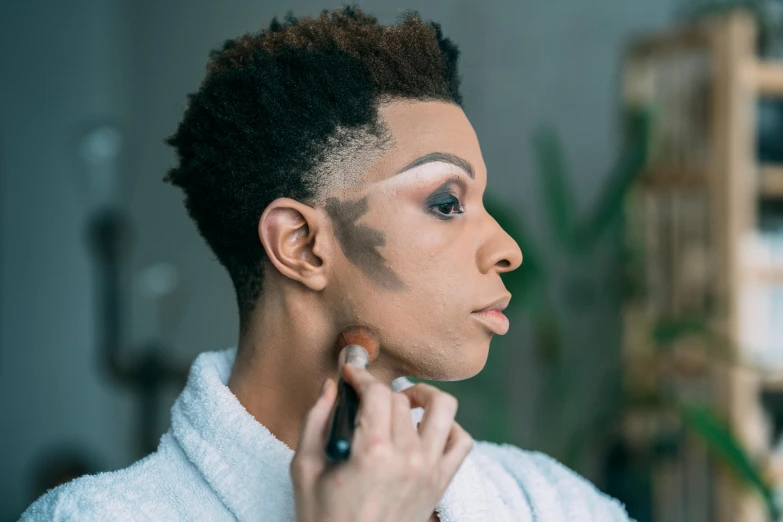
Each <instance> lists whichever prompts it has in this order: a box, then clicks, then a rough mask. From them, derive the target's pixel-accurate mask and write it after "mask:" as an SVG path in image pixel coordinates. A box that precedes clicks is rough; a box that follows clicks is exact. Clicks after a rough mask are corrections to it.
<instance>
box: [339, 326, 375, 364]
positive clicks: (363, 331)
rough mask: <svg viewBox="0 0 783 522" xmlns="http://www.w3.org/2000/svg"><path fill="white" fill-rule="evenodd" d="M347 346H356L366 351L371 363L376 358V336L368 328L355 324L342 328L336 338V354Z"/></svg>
mask: <svg viewBox="0 0 783 522" xmlns="http://www.w3.org/2000/svg"><path fill="white" fill-rule="evenodd" d="M349 344H358V345H359V346H361V347H362V348H364V349H365V350H367V354H368V355H369V356H370V360H371V361H373V360H375V358H376V357H378V350H379V345H380V341H379V340H378V334H376V333H375V331H374V330H372V329H371V328H370V327H368V326H363V325H360V324H355V325H351V326H349V327H347V328H344V329H343V330H342V331H341V332H340V335H338V336H337V353H340V350H342V349H343V348H345V347H346V346H348V345H349Z"/></svg>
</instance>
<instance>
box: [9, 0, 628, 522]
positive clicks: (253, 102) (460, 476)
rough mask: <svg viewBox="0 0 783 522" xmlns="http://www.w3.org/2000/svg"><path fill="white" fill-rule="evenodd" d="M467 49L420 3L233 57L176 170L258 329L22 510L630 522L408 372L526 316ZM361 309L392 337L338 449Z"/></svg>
mask: <svg viewBox="0 0 783 522" xmlns="http://www.w3.org/2000/svg"><path fill="white" fill-rule="evenodd" d="M458 56H459V50H458V48H457V47H456V46H455V44H454V43H453V42H452V41H451V40H450V39H448V38H446V37H444V36H443V34H442V30H441V27H440V25H438V24H437V23H435V22H425V21H423V20H422V19H421V18H420V16H419V15H418V13H416V12H415V11H408V12H405V13H403V14H402V15H401V16H400V18H399V20H398V21H397V23H396V24H394V25H389V26H383V25H380V24H379V23H378V21H377V19H376V18H375V17H373V16H371V15H369V14H367V13H365V12H363V11H362V10H361V9H359V8H358V7H354V6H344V7H342V8H339V9H334V10H324V11H323V12H322V13H321V14H320V15H319V16H316V17H301V18H297V17H294V16H293V15H292V14H290V13H289V14H288V15H287V16H286V17H285V18H284V19H283V21H279V20H278V19H277V18H275V19H273V20H272V21H271V23H270V24H269V26H268V27H266V28H264V29H263V30H261V31H259V32H257V33H253V34H246V35H243V36H240V37H238V38H235V39H232V40H229V41H227V42H225V44H224V45H223V46H222V47H221V48H220V49H218V50H216V51H213V52H212V53H211V55H210V59H209V62H208V64H207V68H206V69H207V70H206V76H205V78H204V80H203V82H202V84H201V86H200V88H199V89H198V90H197V91H196V92H195V93H192V94H190V95H189V97H188V106H187V109H186V111H185V114H184V117H183V119H182V121H181V123H180V124H179V126H178V128H177V129H176V132H175V133H174V134H173V135H172V136H170V137H169V138H168V139H167V143H168V144H170V145H171V146H173V147H174V149H175V150H176V152H177V154H178V162H177V164H176V166H174V167H173V168H172V169H171V170H170V171H169V172H168V173H167V175H166V177H165V180H166V181H167V182H169V183H171V184H172V185H174V186H176V187H179V188H180V189H182V191H183V192H184V195H185V199H184V202H185V206H186V208H187V211H188V212H189V215H190V216H191V217H192V219H193V221H194V222H195V224H196V226H197V228H198V230H199V232H200V234H201V235H202V236H203V238H204V240H205V241H206V242H207V243H208V245H209V246H210V247H211V249H212V251H213V252H214V254H215V256H216V257H217V259H218V260H219V261H220V263H221V264H222V265H223V266H224V267H225V268H226V270H227V271H228V273H229V275H230V277H231V281H232V283H233V286H234V289H235V291H236V299H237V305H238V308H239V336H238V343H237V346H236V347H232V348H229V349H224V350H220V351H215V352H205V353H202V354H200V355H199V356H198V357H197V359H196V360H195V362H194V363H193V365H192V367H191V370H190V375H189V379H188V383H187V385H186V387H185V389H184V390H183V391H182V393H181V395H180V396H179V397H178V399H177V401H176V402H175V404H174V406H173V407H172V413H171V429H170V430H169V431H168V432H167V433H165V434H164V435H163V436H162V437H161V440H160V443H159V446H158V448H157V451H155V452H154V453H152V454H150V455H148V456H147V457H145V458H144V459H142V460H140V461H138V462H136V463H134V464H133V465H131V466H129V467H128V468H125V469H121V470H118V471H113V472H107V473H100V474H97V475H90V476H86V477H81V478H79V479H77V480H75V481H72V482H69V483H67V484H64V485H62V486H59V487H57V488H55V489H52V490H50V491H48V492H47V493H46V494H45V495H43V496H42V497H41V498H39V499H38V500H37V501H36V502H35V503H34V504H33V505H31V506H30V507H29V508H28V510H27V511H26V512H25V513H24V514H23V516H22V520H25V521H32V520H212V521H215V520H234V519H237V520H243V521H250V520H273V521H276V520H296V521H298V522H316V521H318V522H324V521H340V522H342V521H363V522H364V521H366V522H380V521H394V522H396V521H406V522H407V521H416V520H419V521H422V522H424V521H426V520H430V521H432V520H441V521H442V522H460V521H466V522H467V521H470V522H476V521H485V520H486V521H489V520H492V521H504V520H518V521H548V522H551V521H561V520H562V521H566V520H567V521H572V522H573V521H588V520H595V521H599V520H600V521H602V522H607V521H625V520H627V515H626V513H625V510H624V508H623V506H622V505H621V504H620V503H619V502H618V501H616V500H615V499H612V498H610V497H608V496H605V495H603V494H602V493H600V492H599V491H598V490H597V489H596V488H595V487H594V486H593V485H592V484H590V483H589V482H588V481H586V480H585V479H583V478H581V477H579V476H578V475H576V474H575V473H573V472H572V471H570V470H569V469H567V468H566V467H564V466H562V465H561V464H559V463H557V462H556V461H555V460H554V459H551V458H549V457H547V456H546V455H543V454H541V453H537V452H532V451H525V450H522V449H520V448H518V447H516V446H513V445H510V444H495V443H492V442H488V441H475V440H473V439H472V437H470V435H468V434H467V433H466V432H465V430H464V429H463V428H462V427H460V426H459V424H457V423H456V422H455V421H454V418H455V414H456V411H457V407H458V404H457V400H456V398H455V397H453V396H452V395H450V394H447V393H445V392H443V391H440V390H438V389H437V388H436V387H434V386H432V385H429V384H425V383H418V384H415V385H414V384H413V383H412V382H411V381H410V380H409V379H408V378H409V377H415V378H419V379H423V380H434V381H438V380H459V379H467V378H470V377H472V376H474V375H476V374H477V373H478V372H480V371H481V369H482V368H483V367H484V365H485V362H486V360H487V357H488V350H489V344H490V340H491V339H492V336H493V335H495V334H498V335H502V334H505V333H506V331H507V329H508V321H507V319H506V318H505V316H503V314H502V313H501V312H502V309H503V308H504V307H505V306H506V305H507V304H508V302H509V299H510V295H509V293H508V292H507V290H506V289H505V287H504V285H503V282H502V280H501V277H500V274H502V273H504V272H508V271H511V270H515V269H517V268H518V267H519V266H520V265H521V262H522V253H521V251H520V249H519V246H518V245H517V244H516V242H515V241H514V240H513V239H512V238H511V237H510V236H509V235H508V234H507V233H506V232H505V231H504V230H503V229H502V228H501V227H500V226H499V225H498V223H497V222H496V221H495V220H494V219H493V218H492V216H491V215H489V213H488V212H487V211H486V210H485V208H484V207H483V204H482V195H483V193H484V190H485V188H486V184H487V175H488V173H487V170H486V166H485V164H484V160H483V158H482V155H481V150H480V147H479V142H478V139H477V136H476V134H475V132H474V130H473V128H472V126H471V124H470V122H469V121H468V119H467V117H466V115H465V113H464V111H463V109H462V96H461V94H460V76H459V73H458V68H457V62H458ZM352 324H361V325H365V326H368V327H370V328H372V329H373V330H374V331H375V332H376V333H377V334H378V337H379V340H380V352H379V355H378V357H377V359H376V360H374V361H373V362H372V363H371V364H370V366H369V367H368V369H366V370H363V369H360V368H358V367H353V366H350V365H348V366H346V370H345V378H346V380H347V381H348V382H349V383H350V384H351V385H352V386H353V387H354V388H355V389H356V391H357V393H358V394H359V397H360V400H361V406H360V410H359V414H358V421H357V426H356V432H355V435H354V447H353V450H352V453H351V456H350V459H349V460H348V461H347V462H345V463H339V464H338V463H331V462H327V461H326V460H325V458H324V452H323V443H324V438H325V430H326V424H327V422H328V415H329V411H330V408H331V406H332V404H333V403H334V400H335V394H336V392H335V381H336V378H337V365H336V358H337V354H336V353H335V347H334V345H335V339H336V337H337V335H338V334H339V333H340V331H341V330H342V329H343V328H345V327H346V326H349V325H352ZM322 384H323V385H324V386H323V387H322ZM321 389H322V390H323V393H320V392H319V390H321Z"/></svg>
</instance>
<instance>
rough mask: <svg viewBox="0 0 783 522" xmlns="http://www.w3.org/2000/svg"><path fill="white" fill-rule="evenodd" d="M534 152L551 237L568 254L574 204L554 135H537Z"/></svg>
mask: <svg viewBox="0 0 783 522" xmlns="http://www.w3.org/2000/svg"><path fill="white" fill-rule="evenodd" d="M533 152H534V153H535V156H536V164H537V165H538V169H537V172H538V177H539V180H540V182H541V189H542V191H543V198H544V202H545V203H546V210H547V213H548V214H549V215H548V216H547V217H548V218H549V224H550V226H551V228H552V233H553V234H554V236H555V239H556V240H557V243H558V245H559V246H560V248H562V250H563V251H565V252H567V253H570V252H572V251H573V250H574V240H573V229H574V217H573V209H574V202H573V198H572V197H571V191H570V187H569V184H568V180H567V179H566V177H567V176H566V172H565V165H564V161H563V152H562V150H561V148H560V142H559V141H558V139H557V136H556V135H555V133H554V131H552V130H551V129H545V130H540V131H538V132H536V133H535V134H534V136H533Z"/></svg>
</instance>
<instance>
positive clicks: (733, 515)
mask: <svg viewBox="0 0 783 522" xmlns="http://www.w3.org/2000/svg"><path fill="white" fill-rule="evenodd" d="M756 33H757V28H756V26H755V21H754V20H753V18H752V17H751V16H750V15H749V14H747V13H746V12H744V11H733V12H728V13H723V14H720V15H715V16H712V17H709V18H705V19H702V20H700V21H698V22H695V23H693V24H690V25H688V26H685V27H679V28H674V29H672V30H668V31H664V32H661V33H658V34H653V35H649V36H644V37H642V38H638V39H636V40H635V41H634V42H632V43H631V45H630V46H629V49H628V52H627V53H626V56H625V60H624V64H623V65H624V67H623V76H622V84H623V85H622V97H623V104H624V105H625V106H626V107H628V108H641V109H645V110H649V111H650V112H651V114H652V121H653V132H652V138H651V142H650V151H651V154H650V157H649V164H648V166H647V168H646V169H645V171H644V172H643V173H642V175H641V176H640V177H639V178H638V181H637V182H636V183H635V186H634V187H633V188H632V190H631V192H630V195H629V196H628V198H627V201H626V209H627V210H626V222H627V224H628V226H627V235H626V237H627V241H628V245H629V246H630V247H631V248H635V249H638V250H639V251H640V252H641V253H642V255H641V258H642V260H643V265H642V266H643V268H642V269H641V272H642V273H641V274H637V277H638V279H639V281H641V282H642V283H641V284H642V288H643V290H642V291H641V292H638V293H636V294H635V295H634V296H632V297H629V298H628V299H627V301H626V303H625V308H626V313H625V314H624V321H623V324H624V340H623V360H624V365H625V386H626V389H628V390H629V393H630V392H632V391H634V390H636V391H638V390H640V389H642V387H644V386H647V387H649V386H653V387H654V386H658V387H660V388H663V387H666V388H667V389H668V390H671V389H674V390H676V393H678V394H680V396H682V397H683V398H696V399H698V400H701V401H706V402H709V403H710V404H712V405H713V406H714V407H715V408H716V409H717V410H718V411H719V412H720V413H721V414H722V416H723V417H724V418H725V419H726V420H727V421H728V422H729V424H730V425H731V428H732V430H733V431H734V432H735V434H737V435H738V437H739V438H740V439H741V440H742V442H743V444H744V445H745V447H746V448H747V449H748V450H749V451H750V453H751V454H752V455H753V456H754V457H756V458H757V459H759V461H760V462H767V461H769V460H771V447H770V446H771V444H770V441H769V440H768V429H767V428H768V427H767V426H766V425H765V415H764V411H763V408H762V406H761V402H760V393H761V391H762V390H765V389H778V388H779V389H783V372H781V371H777V372H774V371H769V372H766V373H765V372H760V371H755V370H753V369H752V368H751V369H749V367H750V366H749V365H747V364H743V363H736V362H734V363H732V362H729V361H732V360H733V361H745V360H746V359H745V357H746V353H745V352H744V351H743V349H741V348H740V347H741V346H744V344H745V343H744V338H743V332H744V331H745V330H743V324H744V323H743V321H746V320H747V314H746V315H745V316H743V315H742V312H743V311H744V309H743V308H742V307H743V303H745V302H746V301H743V296H744V295H746V294H745V293H744V292H746V291H747V288H748V285H767V284H769V285H781V284H783V264H781V265H779V266H778V265H773V264H769V265H764V266H762V267H761V268H760V267H759V266H754V267H751V266H749V265H748V264H747V263H745V261H744V259H745V257H744V254H743V250H742V249H743V245H744V244H745V243H744V242H743V241H744V239H745V238H746V237H747V236H748V235H750V234H754V233H756V230H757V225H758V224H757V208H758V203H759V200H760V198H779V199H783V165H758V164H757V162H756V136H755V132H756V117H757V114H756V111H757V102H758V99H759V98H760V97H762V96H763V97H780V98H783V62H771V61H764V60H761V59H759V58H758V57H757V56H756V54H755V42H756ZM707 303H713V304H714V303H718V305H719V306H718V307H717V309H719V310H722V312H721V313H720V314H719V315H716V314H714V312H713V315H714V317H712V319H711V322H710V326H711V328H712V329H713V331H715V332H718V333H719V334H720V335H721V336H722V337H724V338H726V339H727V340H728V343H727V344H729V349H730V350H731V352H732V353H731V354H730V357H719V356H717V348H715V347H714V346H712V345H710V344H709V341H708V340H707V339H704V340H703V343H705V344H706V345H707V346H706V348H707V349H709V350H712V352H711V353H713V355H714V363H713V364H712V365H711V368H712V369H711V371H710V372H708V376H707V377H706V378H705V377H704V376H699V377H698V378H696V377H694V378H693V379H692V380H688V379H687V378H682V377H680V376H678V377H677V378H676V379H674V378H672V379H668V380H667V378H666V377H665V376H663V377H661V376H656V377H655V378H652V377H647V376H646V374H645V372H647V373H648V374H649V373H650V370H649V368H650V361H651V360H654V359H655V357H656V356H655V350H656V347H655V346H654V343H652V342H651V341H650V339H649V335H648V336H645V335H644V334H643V333H642V332H646V331H649V330H650V325H651V324H654V323H655V322H656V321H657V320H660V319H672V318H677V317H682V318H684V317H689V316H694V315H698V314H700V313H701V314H704V313H705V311H706V310H707V307H708V305H707ZM781 335H783V324H781ZM689 342H690V343H691V344H693V343H694V341H693V340H690V341H689ZM696 344H698V342H697V343H696ZM702 347H704V346H702ZM683 349H686V350H687V349H688V348H687V347H684V348H683ZM640 375H645V378H644V379H640V378H639V376H640ZM650 383H652V384H650ZM629 436H630V435H629ZM684 478H687V482H688V483H689V488H683V487H677V484H681V483H683V480H684ZM689 490H690V491H694V492H695V493H693V494H691V493H689ZM705 492H708V494H705ZM708 499H710V500H709V501H708ZM707 503H709V505H704V504H707ZM653 517H654V520H655V522H686V521H687V522H712V521H713V520H718V521H720V522H765V521H766V515H765V511H764V507H763V504H762V502H761V499H760V498H759V497H758V496H756V495H755V494H754V493H752V492H749V491H747V490H746V489H744V488H742V487H741V486H740V484H738V483H737V481H736V480H735V479H734V477H733V476H732V475H731V474H730V473H727V472H726V470H725V469H724V468H722V467H721V466H720V465H717V464H716V462H715V461H714V459H710V458H706V457H705V454H704V450H703V447H702V445H700V444H699V443H698V442H697V441H685V443H684V446H683V450H682V454H681V455H680V456H679V457H678V458H677V460H676V462H674V463H672V462H667V463H665V464H662V465H661V466H659V467H658V468H656V469H654V470H653Z"/></svg>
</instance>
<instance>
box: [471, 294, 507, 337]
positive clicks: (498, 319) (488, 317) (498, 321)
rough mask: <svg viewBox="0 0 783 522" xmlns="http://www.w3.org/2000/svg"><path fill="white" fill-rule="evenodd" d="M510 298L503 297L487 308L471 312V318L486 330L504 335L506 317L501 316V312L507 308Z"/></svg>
mask: <svg viewBox="0 0 783 522" xmlns="http://www.w3.org/2000/svg"><path fill="white" fill-rule="evenodd" d="M510 300H511V296H510V295H508V296H505V297H503V298H501V299H498V300H496V301H495V302H493V303H492V304H490V305H489V306H487V307H485V308H482V309H480V310H476V311H473V312H471V314H470V315H471V316H473V317H474V318H476V319H477V320H478V321H480V322H481V323H483V324H484V326H486V327H487V328H489V329H490V330H492V331H493V332H495V333H496V334H498V335H505V334H506V332H508V328H509V322H508V317H506V316H505V315H504V314H503V310H505V309H506V307H507V306H508V303H509V301H510Z"/></svg>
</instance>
